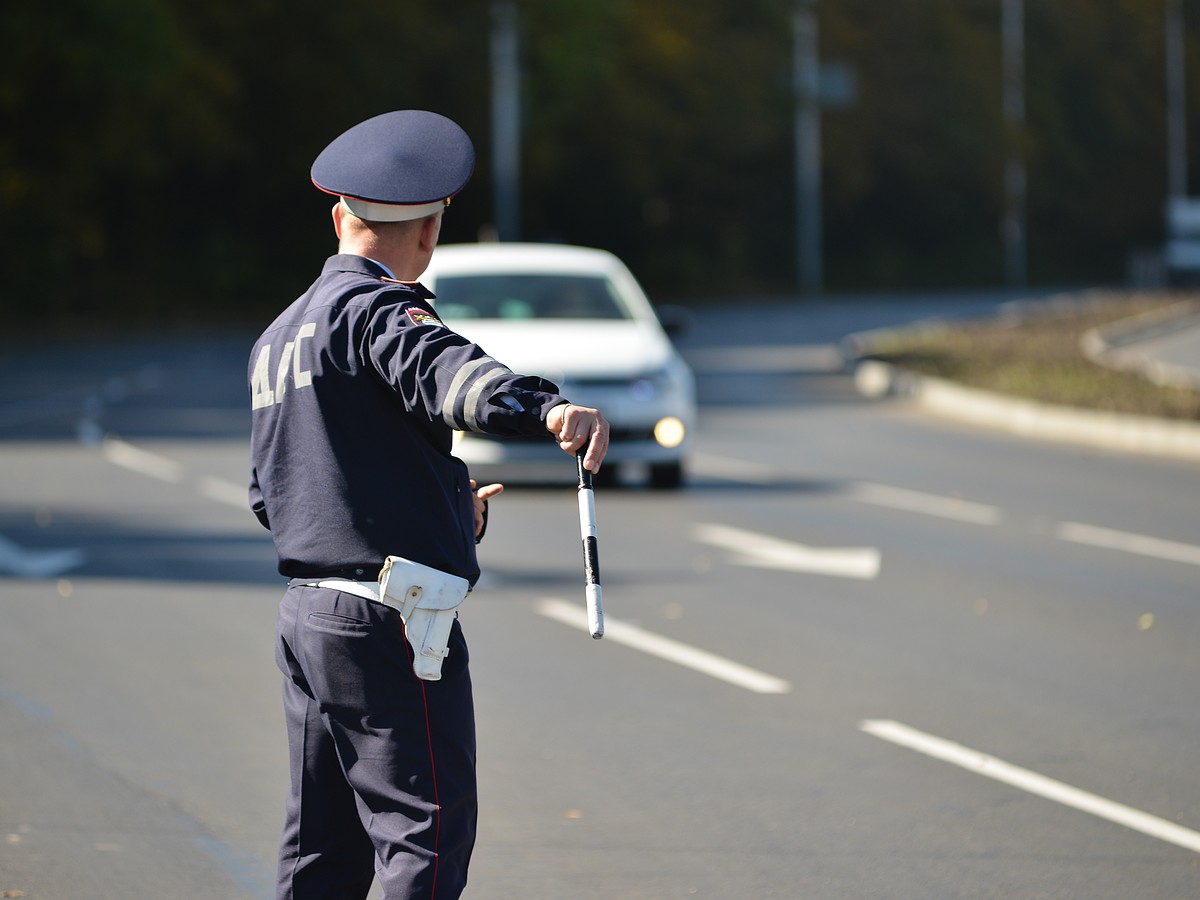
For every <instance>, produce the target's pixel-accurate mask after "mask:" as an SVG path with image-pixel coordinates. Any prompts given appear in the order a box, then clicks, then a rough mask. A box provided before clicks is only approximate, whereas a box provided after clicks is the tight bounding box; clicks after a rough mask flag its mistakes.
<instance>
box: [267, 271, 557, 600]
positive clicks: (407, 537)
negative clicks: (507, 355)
mask: <svg viewBox="0 0 1200 900" xmlns="http://www.w3.org/2000/svg"><path fill="white" fill-rule="evenodd" d="M432 297H433V295H432V294H431V293H430V292H429V291H428V290H426V289H425V288H424V287H422V286H421V285H417V284H414V285H408V284H402V283H400V282H397V281H394V280H391V279H389V278H388V277H387V273H386V271H385V270H384V269H383V268H382V267H381V266H379V265H377V264H376V263H374V262H372V261H371V260H368V259H364V258H363V257H359V256H351V255H344V254H343V255H337V256H332V257H330V258H329V260H328V261H327V262H326V263H325V268H324V270H323V271H322V273H321V276H320V278H318V279H317V281H316V282H315V283H314V284H313V285H312V287H310V288H309V290H308V292H307V293H305V294H304V295H303V296H302V297H300V298H299V299H298V300H297V301H296V302H295V303H293V304H292V305H291V306H290V307H288V309H287V310H285V311H284V312H283V314H282V315H280V316H279V318H278V319H276V320H275V322H274V323H273V324H272V325H271V326H270V328H268V329H267V330H266V331H265V332H264V333H263V335H262V336H261V337H260V338H259V340H258V342H257V343H256V344H255V346H254V350H253V352H252V353H251V356H250V369H249V372H250V389H251V406H252V408H253V417H254V418H253V433H252V462H253V470H252V474H251V484H250V504H251V507H252V508H253V510H254V512H255V514H256V515H257V516H258V518H259V521H261V522H262V523H263V525H264V526H266V527H267V528H269V529H270V530H271V533H272V537H273V538H274V541H275V547H276V550H277V551H278V554H279V571H280V573H281V574H283V575H286V576H290V577H310V576H315V575H341V576H344V577H352V578H354V577H358V576H360V575H361V576H364V577H365V579H366V580H373V579H374V578H375V577H376V575H377V574H378V571H379V567H380V566H381V565H382V563H383V561H384V559H385V558H386V557H387V556H389V555H399V556H404V557H407V558H408V559H412V560H414V561H416V562H420V563H424V564H425V565H429V566H433V567H434V568H437V569H440V570H442V571H444V572H449V573H451V574H454V575H459V576H461V577H463V578H466V579H468V580H469V581H470V582H471V583H474V582H475V580H476V579H477V578H478V577H479V565H478V562H477V561H476V557H475V515H474V504H473V499H472V496H471V487H470V482H469V476H468V473H467V468H466V465H465V464H464V463H463V462H462V461H461V460H459V459H457V458H456V457H454V456H453V455H451V440H452V434H453V431H454V430H456V429H457V430H469V431H483V432H488V433H491V434H500V435H505V434H507V435H544V436H545V437H546V438H547V439H548V440H550V439H552V437H551V435H549V433H548V432H547V431H546V426H545V424H544V423H545V418H546V414H547V413H548V412H549V411H550V409H551V408H552V407H554V406H556V405H558V404H560V403H565V402H566V399H565V398H564V397H562V396H560V395H559V394H558V389H557V387H556V386H555V385H553V384H551V383H550V382H548V381H545V380H543V379H541V378H534V377H530V376H523V375H517V374H515V373H513V372H512V370H510V369H508V368H507V367H506V366H504V365H502V364H501V363H499V362H497V361H496V360H494V359H492V358H491V357H490V356H488V355H487V354H486V353H485V352H484V351H483V350H482V349H481V348H480V347H478V346H477V345H475V344H472V343H471V342H469V341H468V340H466V338H464V337H462V336H461V335H459V334H457V333H455V332H454V331H452V330H451V329H449V328H447V327H446V326H445V325H443V324H442V323H441V322H440V321H439V320H438V318H437V316H436V314H435V313H434V311H433V308H432V307H431V306H430V305H429V303H428V301H429V300H430V299H432ZM358 570H361V572H360V571H358Z"/></svg>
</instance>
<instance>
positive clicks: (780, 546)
mask: <svg viewBox="0 0 1200 900" xmlns="http://www.w3.org/2000/svg"><path fill="white" fill-rule="evenodd" d="M692 533H693V535H694V536H695V538H696V539H697V540H699V541H702V542H704V543H706V544H712V545H713V546H716V547H722V548H724V549H726V550H731V551H733V552H734V553H736V554H740V555H739V556H738V557H735V559H734V562H737V563H739V564H741V565H746V566H757V567H759V568H764V569H782V570H784V571H786V572H809V573H813V574H817V575H834V576H837V577H840V578H861V579H864V580H870V579H873V578H876V577H878V575H879V564H880V556H879V551H878V550H876V549H875V548H874V547H830V548H823V547H807V546H805V545H804V544H795V543H792V542H791V541H783V540H780V539H779V538H776V537H771V536H770V535H766V534H759V533H758V532H755V531H744V530H743V529H741V528H731V527H729V526H728V525H704V524H701V525H697V526H696V527H695V528H694V529H693V530H692Z"/></svg>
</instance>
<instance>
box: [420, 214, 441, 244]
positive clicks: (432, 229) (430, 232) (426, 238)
mask: <svg viewBox="0 0 1200 900" xmlns="http://www.w3.org/2000/svg"><path fill="white" fill-rule="evenodd" d="M441 232H442V213H441V211H438V212H436V213H434V214H433V215H432V216H428V217H427V218H425V219H422V220H421V237H420V242H421V243H420V246H421V252H423V253H432V252H433V249H434V247H436V246H437V242H438V235H440V234H441Z"/></svg>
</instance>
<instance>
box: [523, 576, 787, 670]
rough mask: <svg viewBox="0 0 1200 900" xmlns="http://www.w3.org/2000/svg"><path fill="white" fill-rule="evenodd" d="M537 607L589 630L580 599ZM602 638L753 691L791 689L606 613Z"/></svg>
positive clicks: (541, 612) (552, 600) (551, 600)
mask: <svg viewBox="0 0 1200 900" xmlns="http://www.w3.org/2000/svg"><path fill="white" fill-rule="evenodd" d="M536 609H537V612H538V614H539V615H542V616H545V617H546V618H548V619H554V620H555V621H557V622H562V623H563V624H564V625H571V626H573V627H576V628H580V629H582V630H583V631H589V632H590V628H589V626H588V620H587V611H586V610H585V609H584V607H583V603H582V601H581V602H580V603H568V602H566V601H565V600H558V599H555V598H547V599H545V600H542V601H541V602H539V603H538V605H537V607H536ZM604 641H605V642H608V643H616V644H622V645H624V646H626V647H631V648H633V649H634V650H640V651H642V652H643V653H647V654H649V655H650V656H655V657H657V658H659V659H663V660H666V661H667V662H673V663H675V664H676V665H679V666H683V667H684V668H687V669H692V670H693V671H696V672H701V673H703V674H705V675H708V676H710V677H712V678H716V679H718V680H720V681H724V682H726V683H727V684H732V685H735V686H736V687H740V688H745V689H746V690H748V691H753V692H754V693H756V694H786V693H787V692H788V691H790V690H791V689H792V686H791V684H789V683H788V682H787V681H784V680H783V679H782V678H776V677H775V676H774V675H768V674H767V673H765V672H760V671H758V670H757V669H752V668H750V667H749V666H744V665H742V664H741V663H737V662H734V661H733V660H731V659H726V658H725V657H723V656H718V655H717V654H715V653H710V652H708V651H707V650H700V649H698V648H696V647H692V646H689V645H688V644H684V643H681V642H679V641H675V640H672V639H671V638H666V637H663V636H661V635H658V634H654V633H653V632H650V631H646V630H644V629H642V628H639V627H638V626H636V625H630V624H629V623H628V622H621V621H618V620H615V619H613V618H611V617H605V620H604Z"/></svg>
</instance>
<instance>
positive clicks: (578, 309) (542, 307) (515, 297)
mask: <svg viewBox="0 0 1200 900" xmlns="http://www.w3.org/2000/svg"><path fill="white" fill-rule="evenodd" d="M434 292H435V293H436V294H437V300H436V301H435V303H436V306H437V311H438V314H439V315H440V316H441V317H442V318H443V319H445V320H446V321H448V322H449V321H454V320H455V319H627V318H629V314H628V313H627V312H626V310H625V306H624V304H622V303H621V302H620V300H619V299H618V298H617V296H616V292H615V291H614V290H613V287H612V284H611V282H610V281H609V280H608V279H607V278H604V277H603V276H595V275H552V274H503V275H494V274H488V275H442V276H439V277H438V279H437V281H436V282H435V284H434Z"/></svg>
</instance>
